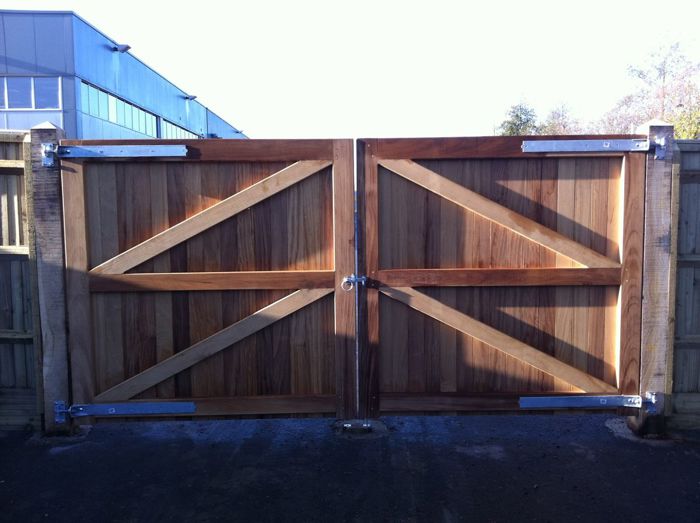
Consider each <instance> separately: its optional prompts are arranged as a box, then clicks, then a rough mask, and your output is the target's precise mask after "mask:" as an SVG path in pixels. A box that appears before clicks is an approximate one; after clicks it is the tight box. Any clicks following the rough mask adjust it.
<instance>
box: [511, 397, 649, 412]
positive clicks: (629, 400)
mask: <svg viewBox="0 0 700 523" xmlns="http://www.w3.org/2000/svg"><path fill="white" fill-rule="evenodd" d="M655 404H656V393H654V392H647V393H646V394H645V395H644V398H642V396H634V395H621V396H586V395H583V394H581V395H578V396H524V397H521V398H520V408H521V409H547V410H551V409H617V408H620V407H625V408H632V409H641V408H644V409H645V410H646V411H647V412H648V413H650V414H654V413H655V412H656V407H655Z"/></svg>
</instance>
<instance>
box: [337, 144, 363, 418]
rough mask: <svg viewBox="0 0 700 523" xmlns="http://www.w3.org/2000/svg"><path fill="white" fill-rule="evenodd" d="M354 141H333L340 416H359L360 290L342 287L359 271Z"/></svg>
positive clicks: (338, 414)
mask: <svg viewBox="0 0 700 523" xmlns="http://www.w3.org/2000/svg"><path fill="white" fill-rule="evenodd" d="M353 164H354V158H353V143H352V141H351V140H335V141H334V142H333V267H334V270H335V296H334V299H335V316H334V325H335V362H336V365H335V368H336V400H337V401H336V416H337V417H338V418H339V419H343V418H346V419H347V418H356V417H358V415H359V414H358V410H359V405H358V403H359V397H358V394H359V383H358V381H359V376H358V375H357V371H358V367H357V365H356V357H357V352H356V348H357V346H356V343H355V322H356V317H355V312H356V311H355V301H356V296H357V293H358V292H359V291H358V290H354V291H353V292H346V291H344V290H342V289H341V283H342V281H343V278H344V277H345V276H347V275H349V274H354V273H356V269H355V217H354V194H355V193H354V188H353V184H354V180H353Z"/></svg>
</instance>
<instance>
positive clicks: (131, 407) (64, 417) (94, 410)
mask: <svg viewBox="0 0 700 523" xmlns="http://www.w3.org/2000/svg"><path fill="white" fill-rule="evenodd" d="M196 410H197V409H196V406H195V404H194V403H193V402H191V401H161V402H140V401H134V402H129V403H92V404H85V405H71V406H70V407H69V406H68V405H67V404H66V402H65V401H54V403H53V413H54V420H55V422H56V423H66V422H67V421H68V418H83V417H86V416H96V417H104V416H148V415H151V414H194V412H195V411H196Z"/></svg>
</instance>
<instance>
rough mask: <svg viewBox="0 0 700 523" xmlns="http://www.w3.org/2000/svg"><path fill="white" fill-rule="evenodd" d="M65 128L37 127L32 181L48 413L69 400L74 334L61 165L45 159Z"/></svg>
mask: <svg viewBox="0 0 700 523" xmlns="http://www.w3.org/2000/svg"><path fill="white" fill-rule="evenodd" d="M62 136H63V133H62V131H60V130H58V129H56V127H54V126H53V125H42V126H38V127H35V128H33V129H32V130H31V173H30V176H29V177H28V180H27V184H28V187H29V188H30V189H29V191H28V192H29V193H30V200H31V202H32V204H31V206H32V213H31V215H32V216H33V225H34V231H33V234H32V244H31V250H30V252H31V255H30V256H31V258H32V259H33V260H36V282H37V284H36V290H37V293H36V297H37V300H36V302H37V304H38V309H39V316H38V317H39V318H40V326H39V325H37V326H35V329H37V330H38V329H39V328H40V331H41V357H40V358H38V360H39V361H40V362H41V363H40V365H41V368H42V369H43V370H42V384H43V393H44V394H43V403H44V408H43V409H42V410H43V411H44V412H46V413H51V412H52V410H53V402H54V401H57V400H65V401H67V400H69V399H70V397H69V384H68V337H67V332H66V305H65V297H66V288H65V284H64V278H63V267H64V266H63V260H64V246H63V219H62V213H61V179H60V171H59V168H58V166H55V167H44V166H43V165H42V155H41V150H42V148H41V144H42V143H57V142H58V140H59V139H60V138H62ZM61 429H63V430H65V428H64V427H61V426H59V425H56V424H55V423H54V420H53V417H52V416H51V415H50V414H48V415H46V414H45V415H44V430H45V431H46V432H55V431H58V430H61Z"/></svg>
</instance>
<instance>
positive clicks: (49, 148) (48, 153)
mask: <svg viewBox="0 0 700 523" xmlns="http://www.w3.org/2000/svg"><path fill="white" fill-rule="evenodd" d="M57 152H58V144H55V143H42V144H41V166H42V167H54V166H55V165H56V153H57Z"/></svg>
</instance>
